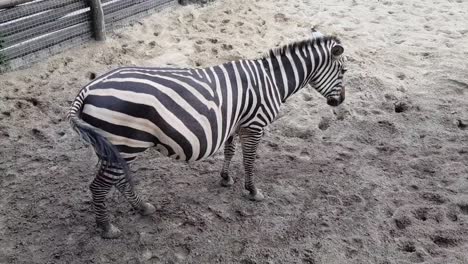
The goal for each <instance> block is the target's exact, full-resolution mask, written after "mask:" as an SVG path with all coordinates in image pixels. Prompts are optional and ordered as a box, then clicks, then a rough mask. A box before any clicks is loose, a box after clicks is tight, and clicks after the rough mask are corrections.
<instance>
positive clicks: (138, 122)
mask: <svg viewBox="0 0 468 264" xmlns="http://www.w3.org/2000/svg"><path fill="white" fill-rule="evenodd" d="M342 53H343V47H342V45H341V44H340V41H339V40H338V39H337V38H336V37H332V36H323V35H315V36H313V37H312V38H311V39H308V40H305V41H302V42H296V43H293V44H290V45H286V46H284V47H281V48H278V49H274V50H271V51H270V52H269V53H268V54H267V55H266V56H264V57H262V58H259V59H254V60H240V61H233V62H228V63H225V64H222V65H217V66H213V67H208V68H203V69H177V68H144V67H123V68H118V69H116V70H113V71H111V72H109V73H107V74H105V75H103V76H101V77H99V78H97V79H96V80H94V81H92V82H91V83H90V84H88V85H87V86H85V87H84V88H83V89H82V90H81V91H80V93H79V94H78V96H77V97H76V99H75V100H74V102H73V104H72V107H71V110H70V112H69V120H70V122H71V125H72V127H73V128H74V130H75V131H77V132H78V133H79V134H80V136H81V137H82V138H83V139H84V140H85V141H87V142H88V143H91V144H92V145H93V147H94V148H95V151H96V153H97V155H98V157H99V158H100V160H101V166H100V169H99V172H98V173H97V176H96V177H95V179H94V180H93V182H92V183H91V185H90V189H91V193H92V198H93V205H94V209H95V213H96V222H97V224H98V226H99V227H100V228H102V230H103V233H102V236H103V237H105V238H112V237H117V236H118V235H119V234H120V231H119V229H118V228H116V227H115V226H114V225H112V224H111V223H110V221H109V218H108V214H107V211H106V205H105V197H106V195H107V193H108V192H109V190H110V189H111V188H112V187H113V186H115V187H116V188H117V189H118V190H120V191H121V192H122V194H123V195H124V196H125V197H126V198H127V200H128V201H129V202H130V204H131V205H132V206H133V207H134V208H136V209H137V210H139V211H140V212H141V213H142V214H150V213H153V212H154V211H155V208H154V206H153V205H151V204H150V203H147V202H144V201H143V200H142V199H141V198H140V197H139V196H138V195H137V194H135V192H134V191H133V188H132V185H131V184H130V179H129V178H130V177H129V173H128V164H129V163H131V161H133V160H134V159H135V158H136V157H137V156H138V155H139V154H140V153H142V152H143V151H145V150H146V149H147V148H149V147H156V149H157V150H159V151H160V152H161V153H163V154H164V155H167V156H170V157H173V158H175V159H180V160H186V161H195V160H201V159H204V158H207V157H210V156H212V155H213V154H214V153H215V152H216V151H218V150H219V149H220V148H221V147H222V146H223V145H224V154H225V161H224V164H223V168H222V171H221V184H222V185H223V186H230V185H232V184H233V179H232V178H231V176H229V173H228V169H229V163H230V161H231V159H232V157H233V155H234V150H235V137H236V136H237V135H238V136H239V137H240V141H241V145H242V151H243V164H244V167H245V188H246V189H247V190H248V191H249V194H250V196H249V197H250V199H252V200H257V201H258V200H262V199H263V195H262V193H261V192H260V190H259V189H257V187H256V186H255V184H254V181H253V167H254V161H255V153H256V149H257V146H258V144H259V141H260V139H261V137H262V134H263V129H264V128H265V127H266V126H267V125H268V124H270V123H271V122H273V120H274V119H275V117H276V116H277V114H278V111H279V110H280V107H281V105H282V104H283V103H284V102H285V101H286V100H287V99H288V98H289V97H290V96H291V95H293V94H294V93H296V92H297V91H298V90H299V89H301V88H302V87H304V86H306V85H307V84H310V85H311V86H313V87H314V88H315V89H316V90H317V91H318V92H319V93H321V94H322V95H323V96H324V97H325V98H326V99H327V103H328V104H329V105H332V106H337V105H339V104H341V103H342V102H343V100H344V98H345V89H344V86H343V74H344V72H345V68H344V63H343V59H342V56H341V55H342Z"/></svg>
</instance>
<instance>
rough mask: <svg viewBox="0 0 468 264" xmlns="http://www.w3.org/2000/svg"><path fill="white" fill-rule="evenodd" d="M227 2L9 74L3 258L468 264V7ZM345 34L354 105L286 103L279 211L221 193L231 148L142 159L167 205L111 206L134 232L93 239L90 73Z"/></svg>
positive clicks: (0, 114) (265, 148)
mask: <svg viewBox="0 0 468 264" xmlns="http://www.w3.org/2000/svg"><path fill="white" fill-rule="evenodd" d="M272 2H273V1H265V0H260V1H247V0H241V1H218V2H216V3H214V4H211V5H208V6H206V7H203V8H197V7H194V6H189V7H184V8H177V9H172V10H168V11H166V12H163V13H158V14H155V15H153V16H152V17H149V18H147V19H143V20H141V21H140V22H135V23H133V25H132V26H131V27H128V28H123V29H121V30H119V31H118V32H116V33H115V34H112V35H111V36H109V41H107V42H106V43H104V44H89V45H87V46H85V47H83V48H79V49H75V50H71V51H67V52H65V53H63V54H61V55H58V56H54V57H52V58H50V59H48V60H47V61H44V62H42V63H39V64H36V65H33V66H32V67H31V68H29V69H26V70H21V71H15V72H10V73H6V74H3V75H1V76H0V88H1V89H0V132H1V133H0V155H1V160H2V162H1V163H0V173H1V175H2V177H0V189H1V190H0V193H1V195H0V263H11V262H15V261H16V262H19V263H45V262H54V263H87V262H91V261H93V262H95V263H111V262H112V263H129V262H131V263H133V262H134V263H171V262H172V263H468V253H467V252H468V245H467V240H468V238H467V237H468V164H467V162H466V160H467V157H468V115H467V113H468V111H467V110H468V109H467V108H468V107H467V100H468V98H467V97H468V95H467V93H468V75H467V69H468V61H467V60H466V58H467V57H468V50H467V49H466V43H468V36H467V34H468V30H467V28H466V25H468V15H467V13H468V2H466V1H443V2H439V1H422V0H421V1H418V0H415V1H406V2H404V1H338V0H331V1H327V3H325V2H324V1H323V2H321V1H297V2H296V1H286V0H278V1H274V3H272ZM312 26H317V27H318V29H320V30H321V31H322V32H326V33H336V34H337V35H339V36H340V38H341V39H342V41H343V44H344V46H345V49H346V52H345V53H346V54H347V56H348V68H349V71H348V72H347V74H346V77H347V79H346V84H347V99H346V102H345V104H344V105H343V106H342V107H340V108H339V109H331V108H330V107H329V106H327V105H326V104H325V102H323V99H322V98H321V97H320V96H319V95H318V94H317V93H316V92H315V91H313V90H312V89H306V90H304V91H302V92H300V94H298V95H297V96H295V97H293V98H292V99H291V100H290V101H288V103H287V104H286V105H285V107H284V109H283V111H282V113H281V116H280V117H279V119H278V120H277V121H276V122H275V123H273V125H272V126H270V127H269V128H268V130H267V133H266V136H265V138H264V139H263V141H262V143H261V146H260V150H259V154H258V156H259V157H258V161H257V163H256V168H257V169H256V171H257V175H258V177H257V178H258V184H259V187H260V188H262V189H263V190H265V192H266V193H268V197H267V199H266V200H265V201H264V202H263V203H250V202H248V201H246V200H245V199H244V198H243V197H242V196H241V195H239V194H240V193H241V192H242V188H243V186H242V174H243V169H242V166H241V160H240V155H239V154H238V155H236V157H235V158H234V162H233V164H232V169H233V171H232V175H236V174H237V176H235V180H236V183H235V185H234V187H233V189H231V190H226V189H224V188H221V187H219V185H218V180H219V179H218V177H219V170H220V169H221V165H222V154H221V153H220V154H219V155H217V156H216V157H214V158H211V159H208V160H205V161H202V162H198V163H190V164H184V163H180V162H175V161H172V160H170V159H167V158H163V157H161V156H160V155H159V154H158V153H157V152H156V151H149V152H147V153H146V154H145V155H144V156H143V157H141V158H140V159H139V160H138V161H137V162H136V163H135V165H134V166H133V167H132V170H133V173H134V175H135V177H136V179H137V189H138V191H139V192H140V193H141V194H142V195H143V196H144V197H147V198H148V199H149V201H151V202H153V203H154V204H156V206H157V211H156V213H155V214H154V215H153V216H151V217H144V218H142V217H140V216H139V215H138V214H136V212H135V213H131V214H129V213H128V211H130V212H132V211H131V209H130V208H129V206H128V205H127V203H126V202H125V201H124V200H123V198H122V197H121V196H120V195H119V194H118V193H113V194H112V195H111V197H110V199H109V201H108V205H109V207H111V208H112V209H111V211H112V213H113V215H115V216H116V218H115V220H116V221H117V224H118V225H119V226H125V227H126V229H125V230H124V234H123V236H122V237H123V238H122V239H119V240H116V241H112V242H108V241H103V240H101V239H100V238H99V236H98V234H97V233H96V232H95V231H94V227H93V226H92V224H91V223H93V214H92V208H91V207H90V202H89V201H90V194H89V191H88V185H89V183H90V181H91V179H92V178H93V174H94V173H95V170H94V165H95V163H96V161H97V160H96V158H95V157H94V154H93V151H92V150H91V149H90V148H88V147H86V146H84V145H83V144H82V143H81V142H80V141H78V139H77V137H76V135H75V134H74V133H73V132H72V131H71V130H70V129H69V125H68V123H67V122H66V121H65V119H64V116H65V113H66V112H67V110H68V107H69V103H70V101H71V100H72V99H73V98H74V96H75V95H76V93H77V92H78V90H79V89H80V88H81V87H82V86H83V85H85V84H86V83H87V82H88V81H89V78H90V77H91V76H92V75H99V74H101V73H104V72H106V71H108V70H109V69H112V68H115V67H117V66H120V65H145V66H152V65H154V66H162V65H177V66H209V65H214V64H218V63H222V62H226V61H230V60H235V59H241V58H256V57H259V56H261V55H262V54H263V53H264V52H266V51H267V50H268V49H270V48H274V47H275V46H279V45H282V44H286V43H289V42H292V41H296V40H301V39H304V38H306V37H307V36H308V34H309V30H310V27H312Z"/></svg>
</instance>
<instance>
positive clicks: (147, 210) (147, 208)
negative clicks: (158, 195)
mask: <svg viewBox="0 0 468 264" xmlns="http://www.w3.org/2000/svg"><path fill="white" fill-rule="evenodd" d="M154 212H156V208H155V207H154V205H152V204H150V203H144V204H143V206H142V208H141V210H140V214H141V215H150V214H153V213H154Z"/></svg>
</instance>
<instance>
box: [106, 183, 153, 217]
mask: <svg viewBox="0 0 468 264" xmlns="http://www.w3.org/2000/svg"><path fill="white" fill-rule="evenodd" d="M115 187H116V188H117V189H118V190H119V191H120V192H121V193H122V194H123V196H125V198H126V199H127V201H128V202H129V203H130V204H131V205H132V207H133V208H135V210H137V211H138V212H139V213H140V214H141V215H150V214H152V213H154V212H155V211H156V208H155V207H154V205H152V204H150V203H147V202H144V201H143V200H142V199H141V198H140V196H139V195H138V194H137V193H135V191H134V190H133V186H132V185H131V184H130V183H129V182H128V180H127V178H126V177H123V178H122V179H121V180H120V181H118V182H117V183H116V184H115Z"/></svg>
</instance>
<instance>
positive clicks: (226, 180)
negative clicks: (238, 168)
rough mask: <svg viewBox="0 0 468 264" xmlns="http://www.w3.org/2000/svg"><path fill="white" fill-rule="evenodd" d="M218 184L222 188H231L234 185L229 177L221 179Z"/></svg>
mask: <svg viewBox="0 0 468 264" xmlns="http://www.w3.org/2000/svg"><path fill="white" fill-rule="evenodd" d="M220 184H221V186H223V187H231V186H232V185H233V184H234V180H233V179H232V177H231V176H227V177H226V178H222V179H221V182H220Z"/></svg>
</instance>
